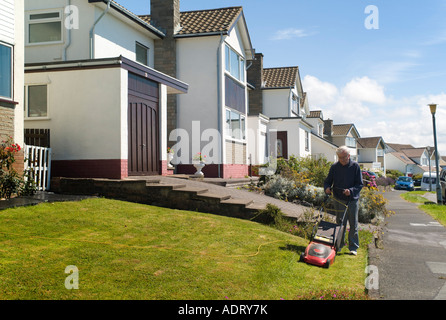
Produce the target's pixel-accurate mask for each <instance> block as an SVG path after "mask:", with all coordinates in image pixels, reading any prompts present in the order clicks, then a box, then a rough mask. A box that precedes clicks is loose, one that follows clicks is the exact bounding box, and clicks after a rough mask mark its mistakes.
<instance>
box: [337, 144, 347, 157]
mask: <svg viewBox="0 0 446 320" xmlns="http://www.w3.org/2000/svg"><path fill="white" fill-rule="evenodd" d="M341 153H346V154H348V155H349V154H350V148H349V147H347V146H340V147H339V148H337V149H336V154H338V155H339V154H341Z"/></svg>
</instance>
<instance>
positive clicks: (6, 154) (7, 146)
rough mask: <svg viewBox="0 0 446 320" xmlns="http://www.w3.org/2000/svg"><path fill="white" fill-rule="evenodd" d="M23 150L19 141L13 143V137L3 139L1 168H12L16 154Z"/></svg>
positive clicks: (0, 153) (0, 154) (0, 149)
mask: <svg viewBox="0 0 446 320" xmlns="http://www.w3.org/2000/svg"><path fill="white" fill-rule="evenodd" d="M20 150H21V148H20V146H19V144H18V143H13V139H12V137H9V138H8V140H3V143H2V144H1V145H0V166H1V168H2V169H3V168H6V169H7V170H11V168H12V164H13V163H14V162H15V157H14V155H15V154H16V153H17V152H19V151H20Z"/></svg>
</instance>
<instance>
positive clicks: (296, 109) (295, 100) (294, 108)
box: [291, 94, 299, 115]
mask: <svg viewBox="0 0 446 320" xmlns="http://www.w3.org/2000/svg"><path fill="white" fill-rule="evenodd" d="M291 111H293V112H294V113H295V114H297V115H298V114H299V97H298V96H296V95H295V94H293V96H292V100H291Z"/></svg>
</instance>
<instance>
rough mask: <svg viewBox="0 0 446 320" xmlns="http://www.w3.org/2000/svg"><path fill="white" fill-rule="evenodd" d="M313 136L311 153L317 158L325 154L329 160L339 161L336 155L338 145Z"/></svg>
mask: <svg viewBox="0 0 446 320" xmlns="http://www.w3.org/2000/svg"><path fill="white" fill-rule="evenodd" d="M310 136H311V155H312V156H313V157H315V158H317V159H319V158H321V157H322V156H324V157H325V158H326V159H327V160H328V161H331V162H336V161H338V157H337V155H336V149H337V147H335V146H333V145H331V144H329V143H328V142H324V141H323V140H321V139H319V138H317V137H315V136H314V135H310Z"/></svg>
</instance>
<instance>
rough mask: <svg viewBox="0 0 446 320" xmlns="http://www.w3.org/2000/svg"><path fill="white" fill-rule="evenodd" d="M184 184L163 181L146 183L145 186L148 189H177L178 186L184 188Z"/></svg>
mask: <svg viewBox="0 0 446 320" xmlns="http://www.w3.org/2000/svg"><path fill="white" fill-rule="evenodd" d="M185 187H186V184H165V183H151V182H147V183H146V188H149V189H170V190H177V189H180V188H185Z"/></svg>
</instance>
